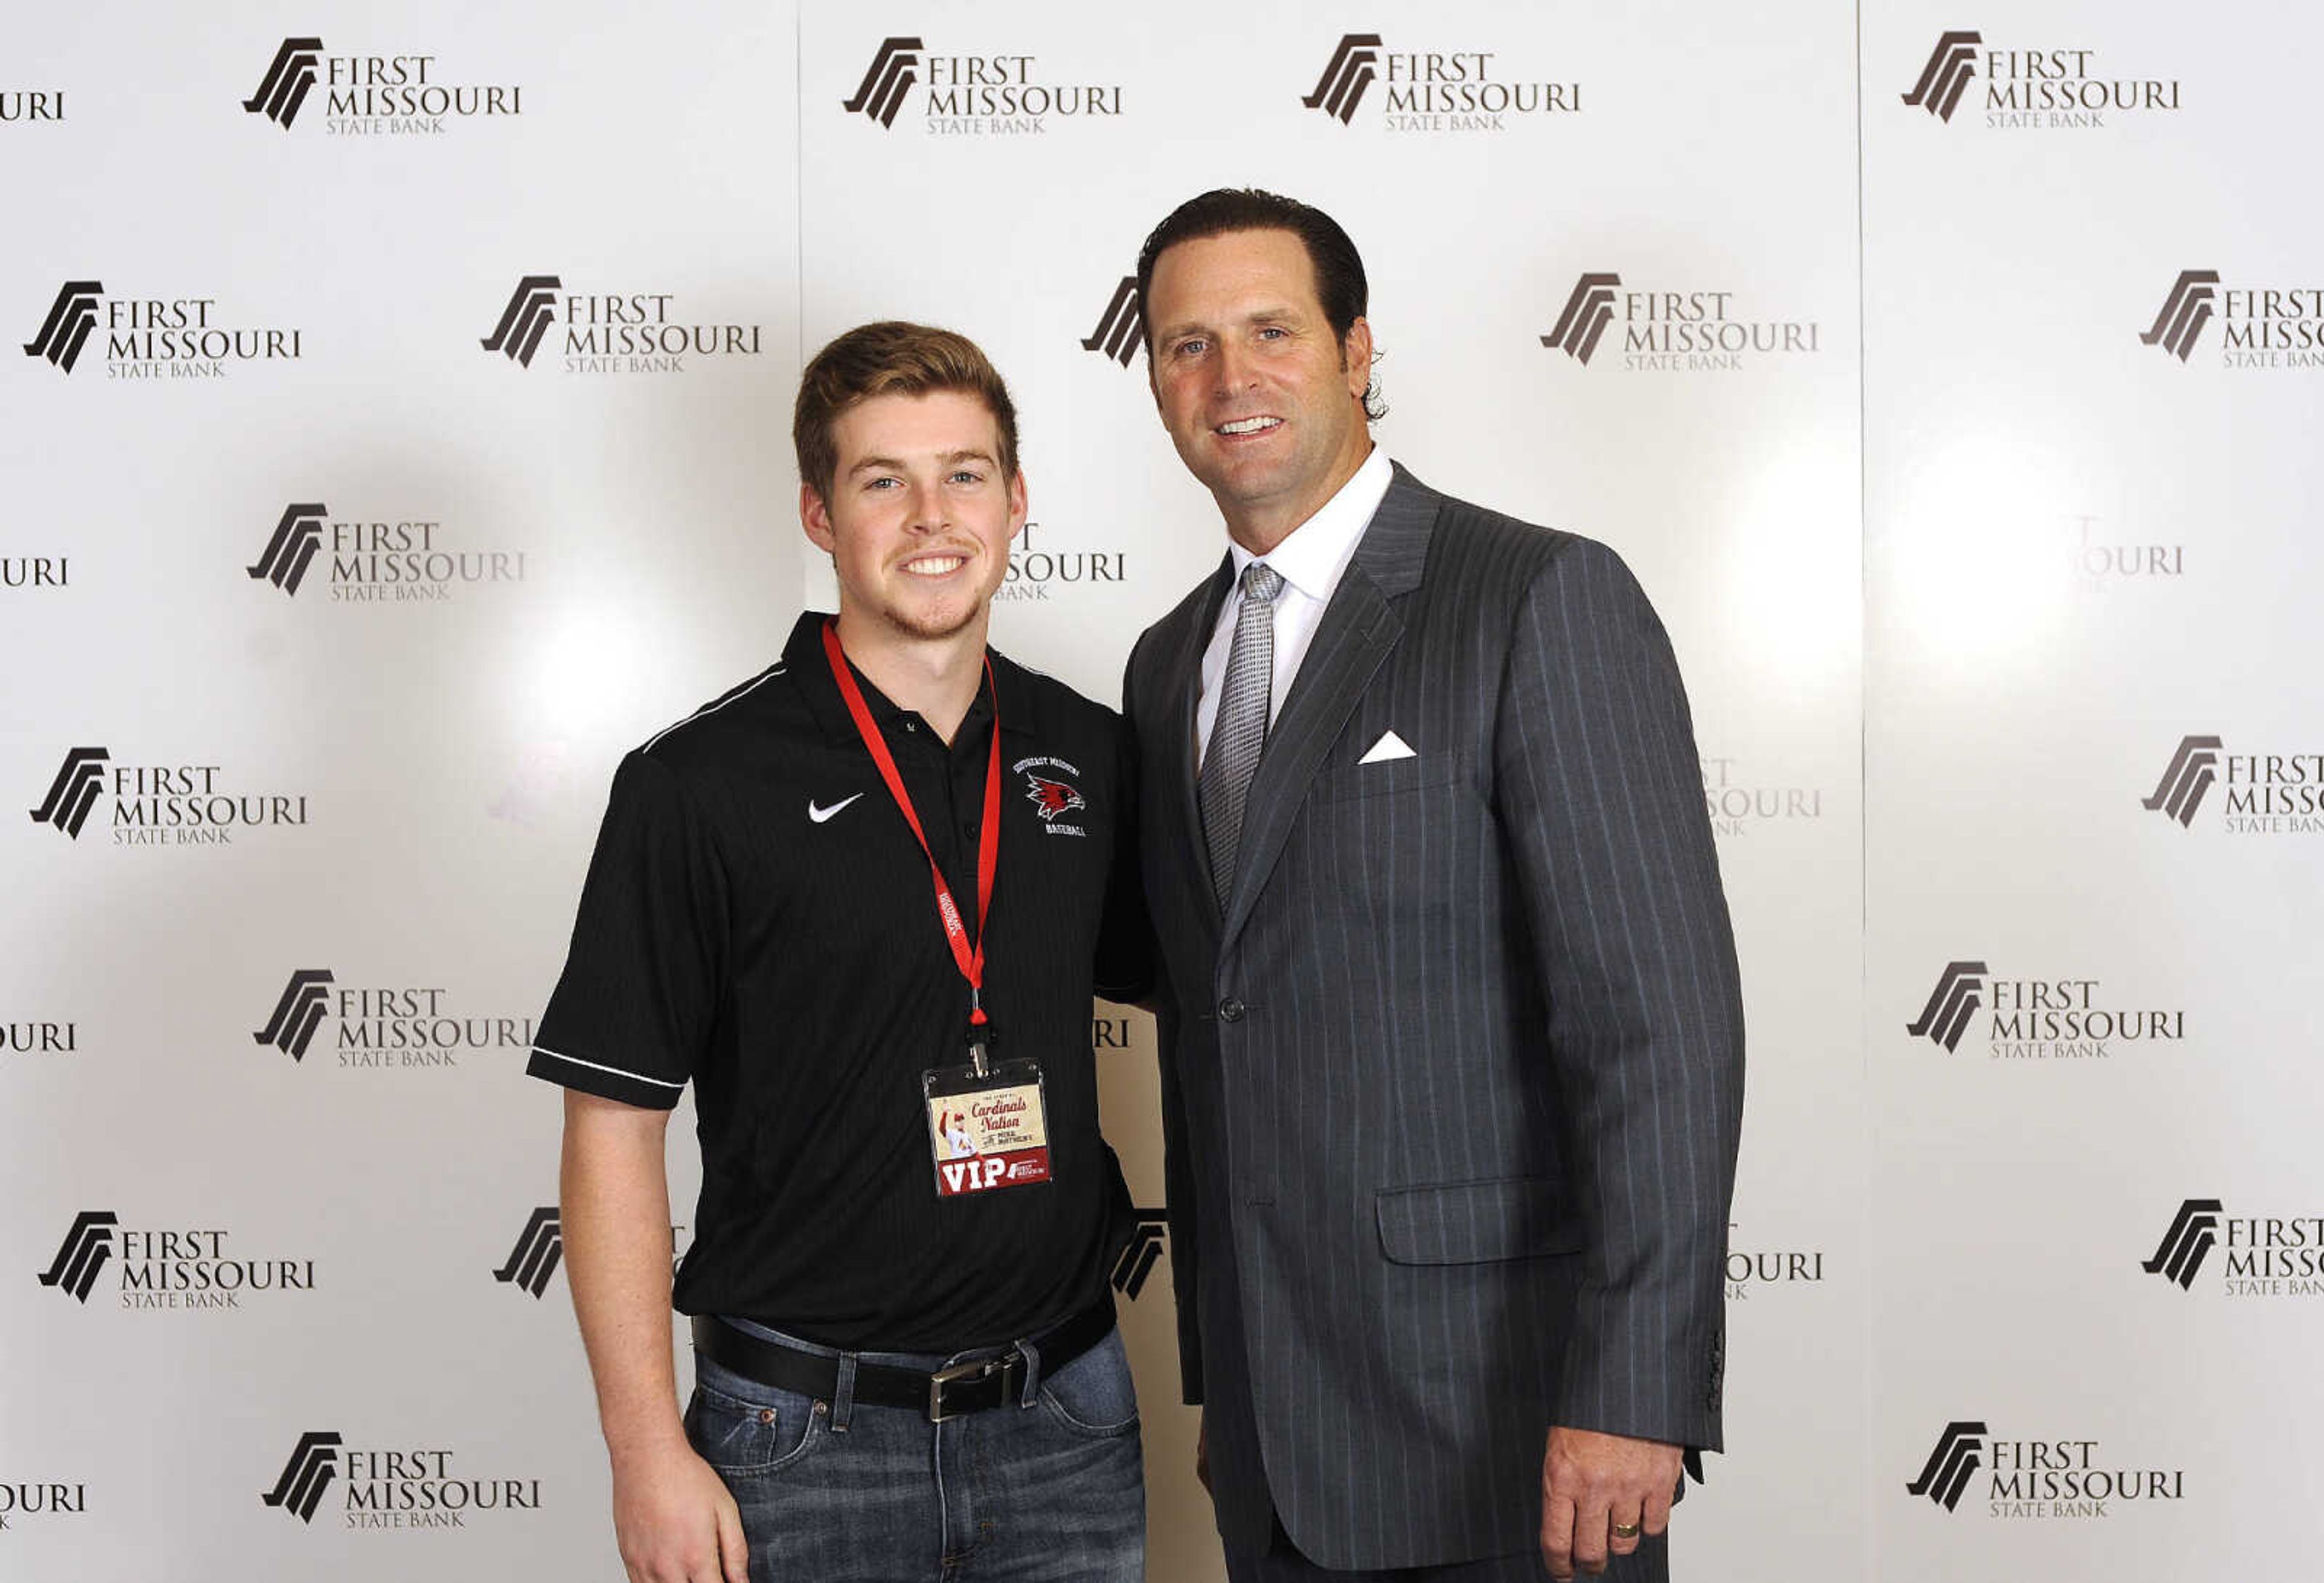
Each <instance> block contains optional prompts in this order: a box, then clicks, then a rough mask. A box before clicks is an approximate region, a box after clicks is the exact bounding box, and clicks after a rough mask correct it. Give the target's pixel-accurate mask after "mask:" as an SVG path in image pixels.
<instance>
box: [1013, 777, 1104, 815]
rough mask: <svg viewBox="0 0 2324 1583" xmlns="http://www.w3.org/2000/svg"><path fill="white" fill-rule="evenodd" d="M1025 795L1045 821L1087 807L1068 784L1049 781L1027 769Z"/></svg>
mask: <svg viewBox="0 0 2324 1583" xmlns="http://www.w3.org/2000/svg"><path fill="white" fill-rule="evenodd" d="M1025 782H1026V786H1025V795H1026V796H1028V797H1030V798H1031V799H1032V800H1033V806H1035V807H1036V808H1037V809H1039V810H1040V811H1041V817H1042V818H1043V819H1045V820H1047V819H1055V818H1056V816H1057V815H1060V814H1066V813H1071V812H1072V811H1073V810H1074V809H1075V808H1086V807H1088V806H1089V804H1088V803H1087V802H1085V801H1084V800H1083V797H1082V794H1081V793H1080V792H1078V791H1076V790H1074V787H1072V785H1071V784H1069V783H1068V782H1065V781H1062V780H1051V779H1049V778H1047V777H1046V776H1039V775H1036V774H1034V773H1033V772H1032V771H1031V770H1029V769H1028V770H1027V771H1026V772H1025Z"/></svg>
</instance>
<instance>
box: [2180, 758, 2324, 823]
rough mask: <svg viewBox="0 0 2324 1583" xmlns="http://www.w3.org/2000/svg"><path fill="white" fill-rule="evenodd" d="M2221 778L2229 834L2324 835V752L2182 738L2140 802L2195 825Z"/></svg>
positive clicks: (2220, 810) (2222, 813) (2222, 815)
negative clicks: (2232, 747)
mask: <svg viewBox="0 0 2324 1583" xmlns="http://www.w3.org/2000/svg"><path fill="white" fill-rule="evenodd" d="M2222 782H2224V783H2225V786H2226V794H2225V796H2223V797H2222V798H2221V799H2220V800H2219V803H2218V814H2219V823H2220V824H2221V826H2222V828H2224V829H2225V830H2226V831H2227V833H2229V834H2231V835H2324V750H2317V751H2312V752H2264V753H2231V752H2229V751H2227V744H2226V742H2225V741H2224V740H2223V739H2221V738H2219V737H2216V736H2209V735H2201V736H2186V737H2181V738H2180V739H2179V745H2178V746H2177V747H2176V748H2174V749H2172V752H2171V761H2170V762H2169V763H2168V764H2166V765H2164V766H2163V778H2162V779H2160V780H2158V781H2156V782H2155V783H2154V789H2153V791H2151V792H2149V793H2147V794H2146V795H2145V796H2143V797H2141V798H2139V800H2138V805H2139V806H2140V807H2142V808H2144V809H2145V810H2146V811H2147V812H2149V813H2151V814H2160V815H2163V817H2164V818H2165V819H2168V820H2170V821H2171V822H2172V824H2176V825H2178V826H2179V827H2180V828H2181V829H2182V830H2186V829H2191V828H2193V826H2194V824H2195V817H2196V815H2197V814H2199V812H2200V811H2201V810H2202V808H2203V806H2204V805H2205V803H2206V801H2207V800H2208V799H2209V795H2210V791H2211V788H2212V787H2214V786H2217V785H2219V784H2221V783H2222Z"/></svg>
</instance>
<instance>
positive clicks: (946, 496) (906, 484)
mask: <svg viewBox="0 0 2324 1583" xmlns="http://www.w3.org/2000/svg"><path fill="white" fill-rule="evenodd" d="M831 437H832V440H833V446H834V449H835V452H836V465H835V468H834V471H833V476H832V481H831V487H830V489H829V491H828V492H827V494H826V493H825V492H818V491H817V490H816V488H815V487H814V486H813V485H812V484H804V485H802V486H800V489H799V520H800V522H801V524H802V525H803V526H804V527H805V528H806V529H807V537H808V538H811V539H813V540H814V541H815V542H816V544H817V545H818V546H820V547H821V548H823V549H825V550H826V551H828V552H829V553H830V556H831V560H832V566H833V568H834V569H835V571H836V572H837V573H838V575H839V621H840V636H841V639H842V640H843V641H845V642H846V643H847V644H848V646H849V652H850V653H851V654H855V653H857V645H858V643H859V642H862V643H868V644H870V645H872V646H876V647H881V648H886V647H892V646H893V645H895V644H897V643H899V642H906V643H908V642H911V641H914V640H945V639H950V638H954V637H957V636H962V635H964V634H967V635H972V636H973V638H974V640H975V642H976V644H977V645H978V647H980V648H981V647H982V644H983V640H984V637H983V634H984V621H985V617H986V613H987V612H988V611H989V609H990V608H991V599H992V593H993V590H995V589H996V588H998V587H1000V586H1001V578H1002V576H1003V575H1006V573H1007V572H1008V570H1009V541H1010V539H1011V538H1014V537H1015V536H1016V534H1017V531H1018V529H1020V528H1022V527H1024V525H1025V478H1024V474H1021V473H1019V474H1014V475H1004V474H1002V472H1001V460H1000V457H1001V431H1000V426H999V424H998V423H997V422H995V420H994V419H993V416H992V412H991V409H990V408H988V407H987V406H986V405H985V404H984V403H983V401H982V400H979V399H978V398H977V397H975V396H973V395H971V394H968V393H967V392H965V391H933V392H931V393H929V394H927V395H924V396H873V397H871V398H870V399H869V400H862V401H859V402H857V403H856V404H855V405H853V406H852V407H850V408H848V409H847V410H845V411H844V412H842V413H841V414H840V415H839V417H838V419H836V420H835V422H834V423H833V424H832V426H831Z"/></svg>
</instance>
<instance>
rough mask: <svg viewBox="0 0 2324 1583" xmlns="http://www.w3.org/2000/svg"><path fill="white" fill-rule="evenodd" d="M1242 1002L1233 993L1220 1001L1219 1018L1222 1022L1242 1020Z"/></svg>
mask: <svg viewBox="0 0 2324 1583" xmlns="http://www.w3.org/2000/svg"><path fill="white" fill-rule="evenodd" d="M1242 1012H1243V1006H1242V1002H1241V1001H1240V1000H1238V999H1235V998H1234V997H1233V996H1231V995H1230V996H1228V997H1227V998H1226V999H1223V1000H1222V1001H1220V1002H1219V1020H1220V1021H1221V1022H1240V1021H1241V1020H1242Z"/></svg>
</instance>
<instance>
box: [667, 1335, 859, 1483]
mask: <svg viewBox="0 0 2324 1583" xmlns="http://www.w3.org/2000/svg"><path fill="white" fill-rule="evenodd" d="M815 1409H816V1404H815V1402H814V1401H813V1400H812V1399H811V1398H809V1397H807V1396H802V1395H800V1394H798V1392H796V1391H783V1390H777V1389H775V1388H774V1387H773V1386H771V1385H760V1384H758V1383H757V1382H756V1381H754V1380H748V1379H745V1378H743V1377H742V1376H740V1375H737V1374H734V1373H732V1372H731V1371H729V1370H726V1369H724V1368H720V1367H718V1366H717V1365H715V1364H714V1363H711V1362H709V1361H708V1360H707V1359H705V1358H696V1359H695V1365H694V1395H693V1398H692V1399H691V1400H690V1401H688V1402H687V1404H686V1439H687V1444H688V1445H691V1446H692V1447H693V1448H694V1450H695V1454H696V1455H697V1456H699V1457H700V1458H701V1459H703V1460H704V1461H705V1462H707V1463H709V1464H710V1467H711V1468H712V1470H713V1471H714V1472H715V1473H717V1474H719V1475H720V1476H721V1477H728V1478H733V1477H757V1476H759V1475H762V1474H768V1473H774V1472H778V1471H779V1470H781V1469H782V1468H788V1467H789V1466H790V1465H791V1464H792V1463H793V1462H796V1461H798V1459H800V1458H801V1457H804V1456H805V1455H807V1452H808V1450H811V1449H812V1448H813V1447H814V1445H815V1444H816V1441H817V1440H820V1439H822V1437H823V1435H824V1432H825V1430H826V1429H827V1428H828V1419H827V1418H826V1416H825V1414H824V1413H817V1412H816V1410H815Z"/></svg>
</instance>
